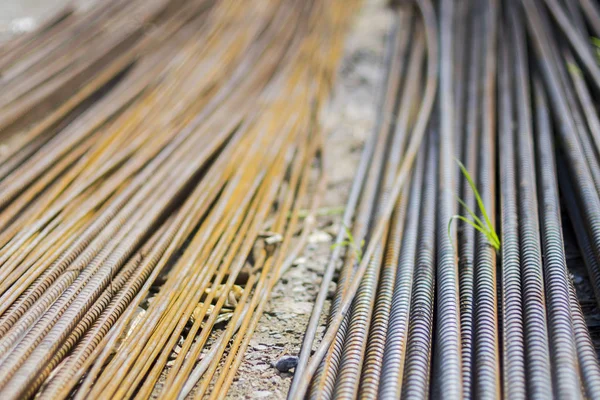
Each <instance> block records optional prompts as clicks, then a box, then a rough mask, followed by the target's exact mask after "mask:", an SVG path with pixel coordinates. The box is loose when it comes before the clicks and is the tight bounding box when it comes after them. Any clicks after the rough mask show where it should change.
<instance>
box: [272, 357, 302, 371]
mask: <svg viewBox="0 0 600 400" xmlns="http://www.w3.org/2000/svg"><path fill="white" fill-rule="evenodd" d="M296 365H298V357H296V356H289V355H287V356H282V357H280V358H279V360H277V362H276V363H275V368H277V370H278V371H279V372H288V371H289V370H290V369H292V368H296Z"/></svg>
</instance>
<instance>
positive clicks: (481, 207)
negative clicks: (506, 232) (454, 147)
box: [456, 160, 497, 239]
mask: <svg viewBox="0 0 600 400" xmlns="http://www.w3.org/2000/svg"><path fill="white" fill-rule="evenodd" d="M456 162H457V163H458V166H459V167H460V170H461V171H462V173H463V175H464V176H465V178H466V179H467V182H469V186H471V190H473V193H474V194H475V200H477V205H478V206H479V210H480V211H481V214H482V215H483V219H484V220H485V223H486V224H487V227H488V229H489V230H490V232H491V233H492V234H493V235H494V236H495V237H496V239H497V236H496V233H495V232H494V227H493V226H492V221H491V220H490V217H489V216H488V213H487V211H486V209H485V204H483V200H482V199H481V196H480V195H479V191H478V190H477V187H476V186H475V182H473V179H472V178H471V174H469V171H467V168H465V166H464V164H463V163H461V162H460V161H459V160H456Z"/></svg>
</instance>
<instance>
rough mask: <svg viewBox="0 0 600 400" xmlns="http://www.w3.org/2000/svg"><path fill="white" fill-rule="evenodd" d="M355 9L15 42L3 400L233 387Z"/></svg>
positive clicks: (7, 112)
mask: <svg viewBox="0 0 600 400" xmlns="http://www.w3.org/2000/svg"><path fill="white" fill-rule="evenodd" d="M355 3H356V2H354V1H346V0H344V1H342V0H311V1H297V0H266V1H262V0H261V1H252V2H247V1H238V0H222V1H213V0H151V1H147V0H133V1H130V0H109V1H98V2H95V3H93V4H94V5H93V6H92V7H91V8H83V9H80V8H77V7H75V8H73V7H71V6H70V7H68V8H66V9H64V10H62V11H60V12H59V13H58V14H56V15H55V16H54V17H52V18H49V19H48V20H47V21H46V22H45V23H44V24H42V26H41V27H40V28H39V29H38V30H36V31H34V32H31V33H28V34H25V35H23V36H19V37H16V38H14V39H12V40H10V41H8V42H6V43H3V44H2V45H1V47H0V54H1V56H0V87H1V88H2V95H1V96H0V134H1V140H2V148H1V154H0V187H1V189H0V192H1V193H2V198H1V200H0V220H1V228H0V265H1V266H0V398H2V399H17V398H31V397H34V396H36V397H39V398H48V399H58V398H71V397H75V398H111V399H116V398H132V397H135V398H150V397H155V396H160V397H161V398H184V397H186V396H191V397H194V398H201V397H204V396H207V397H209V398H213V399H214V398H222V397H223V396H224V395H225V393H227V390H228V388H229V386H230V385H231V383H232V381H233V378H234V377H235V376H236V372H237V369H238V366H239V365H240V362H241V360H242V359H243V356H244V353H245V350H246V348H247V347H248V344H249V340H250V337H251V336H252V333H253V331H254V329H255V328H256V326H257V323H258V320H259V318H260V316H261V315H262V312H263V310H264V308H265V306H266V304H267V301H268V298H269V293H270V291H271V289H272V288H273V286H274V285H275V283H276V282H277V281H278V279H279V278H280V276H281V275H282V274H283V273H284V272H285V270H286V269H287V268H289V267H290V266H291V264H292V261H293V260H295V259H296V258H297V257H298V255H299V252H300V251H301V249H302V246H303V244H304V242H305V241H306V237H307V234H308V232H309V230H310V228H311V226H312V224H313V223H314V215H313V214H314V210H316V208H317V207H318V202H319V199H320V195H321V194H322V191H323V189H324V171H323V166H322V158H323V149H322V145H323V141H322V136H321V131H320V128H319V123H318V120H319V113H320V109H321V106H322V105H323V104H324V102H325V100H326V98H327V95H328V93H329V91H330V89H331V86H332V81H333V78H334V73H335V71H336V69H337V67H336V66H337V62H338V59H339V58H340V56H341V52H342V51H341V49H342V45H343V35H344V33H345V31H346V30H347V27H348V23H349V20H350V17H351V15H352V14H353V11H354V10H355V8H356V4H355ZM301 210H303V215H301V213H300V211H301ZM306 210H309V211H308V212H306ZM304 214H307V215H304ZM217 325H218V326H219V327H220V328H219V329H218V330H215V327H216V326H217Z"/></svg>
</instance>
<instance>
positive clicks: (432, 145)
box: [288, 0, 600, 399]
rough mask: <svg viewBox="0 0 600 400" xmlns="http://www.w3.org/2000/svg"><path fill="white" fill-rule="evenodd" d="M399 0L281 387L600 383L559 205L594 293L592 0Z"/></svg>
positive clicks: (538, 391)
mask: <svg viewBox="0 0 600 400" xmlns="http://www.w3.org/2000/svg"><path fill="white" fill-rule="evenodd" d="M399 3H400V4H399V5H397V7H396V9H395V15H396V18H395V24H394V27H393V30H392V32H390V35H389V45H388V55H387V64H386V65H387V78H386V80H385V84H384V86H383V90H382V101H381V104H380V105H379V109H378V111H379V120H378V126H377V129H376V130H375V132H374V133H373V135H372V138H371V140H370V141H369V142H368V143H367V144H366V146H365V149H364V153H363V158H362V160H361V164H360V167H359V170H358V172H357V174H356V178H355V182H354V186H353V188H352V192H351V195H350V198H349V200H348V204H347V208H346V214H345V215H344V221H343V222H344V224H345V225H346V226H348V227H350V231H351V235H352V239H353V240H352V242H354V243H353V244H352V245H351V246H347V248H348V250H347V251H346V254H345V257H344V262H343V266H342V267H341V270H340V271H339V278H338V286H337V292H336V294H335V296H334V298H333V300H332V305H331V311H330V315H329V319H328V326H327V330H326V332H325V334H324V336H323V337H322V338H319V339H320V343H319V344H318V345H317V346H316V347H313V340H314V339H315V336H316V334H315V333H316V329H317V326H318V323H319V316H320V314H321V312H322V310H323V304H324V302H325V299H326V295H327V287H328V285H329V282H330V281H331V279H332V277H333V276H334V271H335V268H336V261H337V260H338V258H339V257H340V256H341V254H340V253H341V251H335V252H334V254H333V255H332V258H331V262H330V264H329V265H328V266H327V269H326V272H325V275H324V279H323V280H324V282H323V286H322V290H321V291H320V293H319V296H318V298H317V300H316V304H315V308H314V310H313V315H312V317H311V322H310V324H309V326H308V328H307V332H306V336H305V340H304V344H303V347H302V351H301V354H300V360H299V364H298V367H297V368H296V373H295V376H294V381H293V384H292V387H291V390H290V392H289V395H288V398H289V399H300V398H303V397H304V396H306V397H307V398H311V399H329V398H335V399H354V398H361V399H375V398H381V399H398V398H411V399H413V398H414V399H424V398H429V397H432V398H443V399H463V398H465V399H469V398H474V399H483V398H486V399H487V398H489V399H498V398H507V399H524V398H534V399H550V398H558V399H578V398H600V366H599V363H598V355H597V350H596V349H595V348H594V344H593V342H592V339H591V337H590V331H589V330H588V327H587V325H586V320H585V318H584V315H583V313H582V308H581V304H580V302H579V300H578V296H577V293H576V291H575V288H574V284H573V281H572V276H571V274H570V271H569V269H568V268H567V264H566V254H565V241H564V236H565V233H564V232H565V230H564V229H563V220H562V219H563V218H568V220H569V221H570V224H572V226H573V227H574V230H575V233H576V240H577V243H578V247H579V251H580V252H581V254H582V256H583V259H584V260H585V266H586V267H587V276H586V277H585V280H589V283H590V286H591V287H592V289H593V292H594V293H595V297H596V301H597V304H598V305H600V118H599V113H598V104H599V102H598V100H599V99H600V65H599V61H598V58H597V50H598V49H597V48H595V46H596V45H598V44H599V43H600V40H598V39H594V38H593V37H600V8H599V6H598V4H597V3H595V2H593V1H591V0H565V1H561V0H522V1H517V0H511V1H499V0H484V1H474V0H461V1H452V0H440V1H439V2H437V3H436V4H434V3H433V2H432V1H430V0H418V1H416V2H399ZM436 85H437V91H436ZM432 88H433V89H432ZM432 93H433V94H432ZM434 102H435V103H434ZM433 104H435V107H433V110H431V108H432V105H433ZM390 116H394V117H393V118H391V117H390ZM423 119H425V123H423ZM425 128H426V129H425ZM424 131H425V134H423V132H424ZM413 158H415V159H416V160H415V161H414V163H412V159H413ZM408 164H412V167H408ZM405 167H406V168H405ZM561 210H566V212H567V214H561ZM565 215H568V217H566V216H565ZM346 235H347V234H346V233H345V232H344V230H343V229H341V230H340V234H339V236H338V238H337V242H338V243H342V242H344V241H347V238H346ZM363 239H364V240H366V248H361V247H360V243H361V241H362V240H363ZM596 313H597V311H596ZM313 349H314V350H315V351H314V354H313V355H312V357H310V356H311V350H313Z"/></svg>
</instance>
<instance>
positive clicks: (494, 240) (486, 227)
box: [448, 160, 500, 251]
mask: <svg viewBox="0 0 600 400" xmlns="http://www.w3.org/2000/svg"><path fill="white" fill-rule="evenodd" d="M456 162H457V163H458V166H459V167H460V170H461V172H462V174H463V176H464V177H465V178H466V179H467V182H468V183H469V186H470V187H471V190H473V193H474V194H475V199H476V200H477V206H478V207H479V211H480V212H481V215H482V216H483V219H484V220H485V223H484V222H483V221H482V220H481V219H480V218H479V217H477V215H475V213H474V212H473V210H471V209H470V208H469V206H468V205H467V204H466V203H465V202H464V200H462V199H460V198H458V197H457V200H458V202H459V203H460V205H461V206H463V207H464V209H465V210H467V212H468V213H469V215H470V216H471V218H472V219H469V218H467V217H465V216H462V215H454V216H452V218H450V221H448V236H449V237H450V238H451V237H452V236H451V235H450V228H451V227H452V221H454V220H460V221H463V222H465V223H467V224H469V225H471V226H472V227H473V228H475V229H477V230H478V231H479V232H481V233H483V234H484V235H485V237H486V238H487V240H488V242H489V243H490V245H491V246H492V247H493V248H494V249H496V251H499V250H500V239H499V238H498V235H497V234H496V231H495V230H494V227H493V226H492V221H491V220H490V218H489V216H488V213H487V211H486V209H485V205H484V204H483V200H482V199H481V196H480V195H479V191H478V190H477V187H475V182H473V179H472V178H471V174H469V171H467V169H466V168H465V166H464V165H463V163H461V162H460V161H458V160H456ZM453 246H454V244H453Z"/></svg>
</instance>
